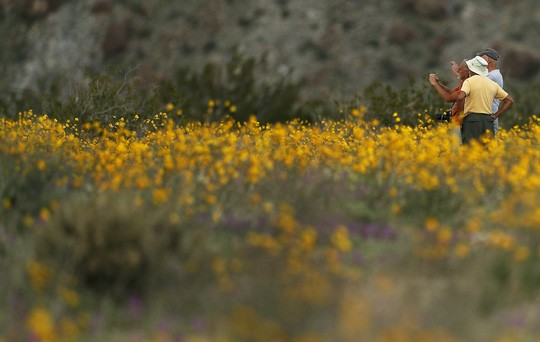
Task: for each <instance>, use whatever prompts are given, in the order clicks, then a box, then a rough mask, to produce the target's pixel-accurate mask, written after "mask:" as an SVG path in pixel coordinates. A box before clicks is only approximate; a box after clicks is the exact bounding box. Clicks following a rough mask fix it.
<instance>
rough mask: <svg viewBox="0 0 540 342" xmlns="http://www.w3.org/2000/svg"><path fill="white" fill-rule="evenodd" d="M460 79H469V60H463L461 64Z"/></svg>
mask: <svg viewBox="0 0 540 342" xmlns="http://www.w3.org/2000/svg"><path fill="white" fill-rule="evenodd" d="M458 73H459V79H460V80H461V81H465V80H466V79H467V78H468V77H469V67H467V60H465V59H464V60H462V61H461V63H460V64H459V69H458Z"/></svg>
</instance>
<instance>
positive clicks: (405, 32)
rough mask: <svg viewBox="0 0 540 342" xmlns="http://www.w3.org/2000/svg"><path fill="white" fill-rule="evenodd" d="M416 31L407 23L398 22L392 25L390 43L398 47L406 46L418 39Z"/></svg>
mask: <svg viewBox="0 0 540 342" xmlns="http://www.w3.org/2000/svg"><path fill="white" fill-rule="evenodd" d="M416 36H417V33H416V29H415V28H414V27H413V26H412V25H409V24H407V23H405V22H397V23H395V24H393V25H392V27H391V28H390V32H389V40H390V42H392V43H394V44H397V45H404V44H407V43H409V42H410V41H411V40H413V39H414V38H416Z"/></svg>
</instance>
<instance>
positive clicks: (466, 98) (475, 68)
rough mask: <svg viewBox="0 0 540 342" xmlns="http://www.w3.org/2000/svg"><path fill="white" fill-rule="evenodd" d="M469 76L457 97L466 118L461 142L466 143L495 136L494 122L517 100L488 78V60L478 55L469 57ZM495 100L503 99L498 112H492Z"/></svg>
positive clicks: (460, 111)
mask: <svg viewBox="0 0 540 342" xmlns="http://www.w3.org/2000/svg"><path fill="white" fill-rule="evenodd" d="M466 63H467V67H468V68H469V78H467V79H466V80H465V81H464V82H463V85H462V86H461V92H460V93H459V95H458V98H457V104H456V105H457V110H458V113H460V117H462V118H463V119H462V120H463V125H462V126H461V141H462V143H463V144H467V143H469V142H470V141H471V140H474V139H476V140H478V139H479V138H480V137H482V136H483V135H485V134H491V135H493V132H494V131H495V127H494V125H493V122H494V121H495V119H497V118H498V117H500V116H501V115H502V113H504V112H505V111H506V110H507V109H508V108H509V107H510V106H511V105H512V104H513V103H514V100H513V99H512V98H511V97H510V95H508V93H507V92H506V91H505V90H503V89H502V88H501V87H500V86H499V85H498V84H497V83H495V82H493V81H492V80H490V79H489V78H487V77H486V75H487V74H488V69H487V62H486V61H485V60H484V59H483V58H482V57H479V56H476V57H474V58H473V59H470V60H468V61H467V62H466ZM493 99H499V100H502V103H501V105H500V106H499V109H498V110H497V112H495V113H492V112H491V104H492V103H493Z"/></svg>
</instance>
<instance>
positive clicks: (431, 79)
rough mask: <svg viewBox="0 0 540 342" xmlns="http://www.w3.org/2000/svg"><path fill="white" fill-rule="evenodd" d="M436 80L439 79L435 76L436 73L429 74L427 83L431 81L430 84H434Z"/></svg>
mask: <svg viewBox="0 0 540 342" xmlns="http://www.w3.org/2000/svg"><path fill="white" fill-rule="evenodd" d="M438 81H439V79H438V78H437V75H436V74H429V83H431V84H432V85H435V84H437V82H438Z"/></svg>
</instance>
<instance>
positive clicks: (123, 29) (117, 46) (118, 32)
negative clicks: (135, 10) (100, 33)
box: [102, 21, 129, 55]
mask: <svg viewBox="0 0 540 342" xmlns="http://www.w3.org/2000/svg"><path fill="white" fill-rule="evenodd" d="M128 41H129V29H128V24H127V22H125V21H123V22H111V23H110V24H109V26H108V27H107V30H106V33H105V39H104V41H103V45H102V48H103V52H105V54H107V55H111V54H115V53H118V52H120V51H122V50H124V49H125V48H126V46H127V44H128Z"/></svg>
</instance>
